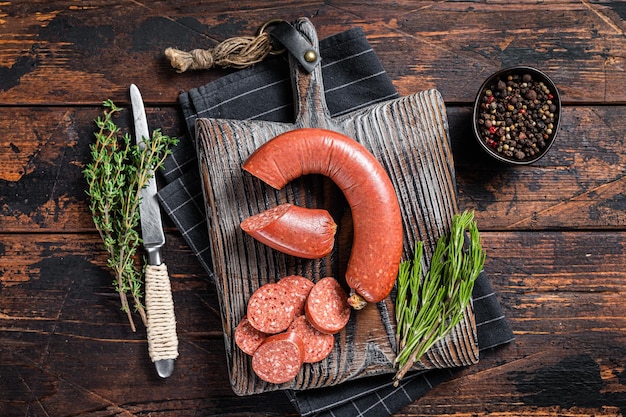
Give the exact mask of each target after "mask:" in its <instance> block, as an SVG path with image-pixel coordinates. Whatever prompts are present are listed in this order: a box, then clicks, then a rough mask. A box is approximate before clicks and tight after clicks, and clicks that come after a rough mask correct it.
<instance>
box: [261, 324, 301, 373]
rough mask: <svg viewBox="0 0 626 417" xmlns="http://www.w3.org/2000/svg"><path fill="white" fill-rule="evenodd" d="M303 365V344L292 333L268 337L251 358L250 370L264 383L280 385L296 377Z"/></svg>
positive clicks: (298, 337)
mask: <svg viewBox="0 0 626 417" xmlns="http://www.w3.org/2000/svg"><path fill="white" fill-rule="evenodd" d="M303 363H304V343H303V342H302V339H301V338H300V336H298V335H297V334H296V333H294V332H285V333H280V334H276V335H272V336H270V337H268V338H267V339H266V340H265V342H263V344H262V345H261V346H259V347H258V348H257V350H256V352H254V355H253V356H252V370H254V373H256V374H257V375H258V377H259V378H261V379H262V380H263V381H265V382H269V383H271V384H282V383H284V382H287V381H290V380H292V379H293V378H295V377H296V375H298V372H300V368H301V367H302V364H303Z"/></svg>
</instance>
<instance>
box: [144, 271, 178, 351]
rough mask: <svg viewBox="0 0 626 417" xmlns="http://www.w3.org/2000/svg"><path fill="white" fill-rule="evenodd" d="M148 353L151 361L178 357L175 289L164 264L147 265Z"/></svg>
mask: <svg viewBox="0 0 626 417" xmlns="http://www.w3.org/2000/svg"><path fill="white" fill-rule="evenodd" d="M146 316H147V321H148V326H147V335H148V353H149V354H150V359H152V362H157V361H160V360H168V359H172V360H173V359H176V358H177V357H178V337H177V335H176V317H175V315H174V301H173V299H172V288H171V285H170V278H169V275H168V273H167V266H166V265H165V263H162V264H160V265H146Z"/></svg>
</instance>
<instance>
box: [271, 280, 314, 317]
mask: <svg viewBox="0 0 626 417" xmlns="http://www.w3.org/2000/svg"><path fill="white" fill-rule="evenodd" d="M278 284H279V285H284V286H286V287H287V290H288V291H289V295H290V297H291V299H292V300H293V302H294V305H295V312H296V314H295V315H296V316H300V315H302V314H304V305H305V304H306V299H307V297H308V296H309V293H310V292H311V289H312V288H313V286H314V285H315V284H314V283H313V281H311V280H310V279H308V278H305V277H301V276H299V275H289V276H286V277H284V278H281V279H280V281H278Z"/></svg>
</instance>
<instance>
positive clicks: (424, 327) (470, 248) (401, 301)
mask: <svg viewBox="0 0 626 417" xmlns="http://www.w3.org/2000/svg"><path fill="white" fill-rule="evenodd" d="M466 233H467V234H469V243H467V242H466V239H465V238H466ZM423 248H424V243H423V242H416V244H415V254H414V258H413V259H412V260H408V261H404V262H402V263H401V264H400V270H399V272H398V293H397V298H396V306H395V307H396V322H397V332H396V341H397V345H398V354H397V356H396V361H395V362H396V365H397V366H398V371H397V373H396V375H395V376H394V380H395V382H394V385H396V386H397V385H398V383H399V381H400V379H402V378H403V377H404V375H405V374H406V373H407V372H408V370H409V369H410V368H411V367H412V366H413V365H414V364H415V362H416V361H419V359H420V358H421V357H422V356H423V355H424V354H425V353H426V352H427V351H428V350H429V349H430V348H431V347H432V346H433V345H434V344H435V343H437V342H438V341H440V340H441V339H443V338H445V337H446V336H447V335H448V333H450V331H452V329H453V328H454V327H455V326H456V325H457V324H459V323H460V322H461V320H462V319H463V316H464V314H465V309H466V307H467V305H468V303H469V301H470V299H471V297H472V290H473V289H474V282H475V280H476V278H477V277H478V275H479V274H480V271H481V270H482V269H483V266H484V263H485V252H484V251H483V249H482V245H481V239H480V234H479V232H478V227H477V225H476V222H475V221H474V212H470V211H465V212H463V213H462V214H460V215H459V214H455V215H454V216H453V219H452V226H451V229H450V233H449V235H444V236H441V237H440V238H439V240H438V241H437V245H436V247H435V251H434V253H433V256H432V259H431V263H430V269H429V270H428V272H426V274H425V275H424V277H423V278H422V275H423V274H422V252H423Z"/></svg>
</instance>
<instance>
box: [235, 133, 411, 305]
mask: <svg viewBox="0 0 626 417" xmlns="http://www.w3.org/2000/svg"><path fill="white" fill-rule="evenodd" d="M243 169H244V170H245V171H247V172H249V173H250V174H252V175H254V176H256V177H257V178H259V179H261V180H262V181H264V182H266V183H267V184H269V185H271V186H272V187H274V188H276V189H281V188H282V187H284V186H285V185H286V184H287V183H288V182H290V181H291V180H293V179H295V178H298V177H300V176H302V175H305V174H322V175H326V176H328V177H329V178H330V179H332V180H333V181H334V182H335V183H336V184H337V185H338V186H339V188H340V189H341V190H342V191H343V193H344V195H345V196H346V200H347V201H348V204H349V205H350V208H351V210H352V217H353V225H354V238H353V244H352V252H351V254H350V259H349V261H348V266H347V270H346V281H347V283H348V285H349V286H350V288H352V289H354V290H355V291H356V292H357V293H358V294H360V295H361V296H362V297H363V298H364V299H365V300H367V301H369V302H378V301H380V300H382V299H384V298H385V297H386V296H388V295H389V293H390V292H391V289H392V288H393V285H394V283H395V280H396V277H397V274H398V267H399V264H400V260H401V257H402V244H403V242H402V217H401V214H400V206H399V203H398V198H397V196H396V194H395V191H394V188H393V184H392V183H391V180H390V179H389V176H388V175H387V173H386V172H385V170H384V168H383V167H382V166H381V165H380V163H379V162H378V161H377V160H376V158H375V157H374V156H373V155H372V154H371V153H370V152H369V151H368V150H367V149H366V148H365V147H364V146H362V145H361V144H359V143H358V142H356V141H355V140H353V139H351V138H349V137H347V136H345V135H342V134H340V133H337V132H333V131H330V130H325V129H313V128H305V129H297V130H292V131H290V132H287V133H283V134H281V135H279V136H276V137H275V138H273V139H271V140H269V141H268V142H266V143H265V144H264V145H262V146H261V147H259V148H258V149H257V150H256V151H255V152H254V153H253V154H252V155H251V156H250V157H249V158H248V159H247V160H246V162H245V163H244V164H243Z"/></svg>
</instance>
